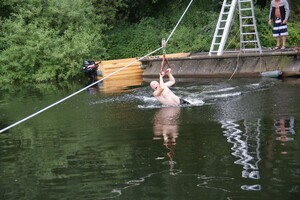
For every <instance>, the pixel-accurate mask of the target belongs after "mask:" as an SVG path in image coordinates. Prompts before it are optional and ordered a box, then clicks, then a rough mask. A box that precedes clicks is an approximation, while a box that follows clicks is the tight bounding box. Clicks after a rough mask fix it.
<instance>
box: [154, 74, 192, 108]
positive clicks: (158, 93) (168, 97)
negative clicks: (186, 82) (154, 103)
mask: <svg viewBox="0 0 300 200" xmlns="http://www.w3.org/2000/svg"><path fill="white" fill-rule="evenodd" d="M166 73H167V74H168V76H169V81H168V82H166V83H164V80H163V77H164V75H165V73H164V72H161V73H160V74H159V83H158V82H157V81H152V82H151V83H150V86H151V88H152V89H153V90H154V92H153V96H154V97H155V98H156V99H157V100H158V101H159V102H160V103H162V104H163V105H168V106H179V105H183V104H190V103H189V102H187V101H185V100H183V99H180V98H179V97H178V96H176V95H175V94H174V93H173V92H172V91H171V90H170V89H169V87H171V86H172V85H174V84H175V78H174V77H173V75H172V73H171V69H168V71H167V72H166Z"/></svg>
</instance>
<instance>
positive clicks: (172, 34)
mask: <svg viewBox="0 0 300 200" xmlns="http://www.w3.org/2000/svg"><path fill="white" fill-rule="evenodd" d="M192 2H193V0H191V1H190V3H189V5H188V6H187V7H186V9H185V11H184V12H183V14H182V15H181V17H180V18H179V20H178V22H177V24H176V25H175V27H174V29H173V31H172V32H171V33H170V35H169V37H168V39H167V41H166V43H168V42H169V40H170V38H171V37H172V35H173V33H174V32H175V30H176V29H177V27H178V25H179V24H180V22H181V20H182V19H183V17H184V15H185V13H186V12H187V11H188V9H189V8H190V6H191V4H192Z"/></svg>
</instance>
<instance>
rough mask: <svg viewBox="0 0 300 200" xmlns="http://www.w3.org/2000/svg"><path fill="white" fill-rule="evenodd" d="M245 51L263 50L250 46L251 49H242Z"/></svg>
mask: <svg viewBox="0 0 300 200" xmlns="http://www.w3.org/2000/svg"><path fill="white" fill-rule="evenodd" d="M241 50H243V51H261V49H260V48H249V49H241Z"/></svg>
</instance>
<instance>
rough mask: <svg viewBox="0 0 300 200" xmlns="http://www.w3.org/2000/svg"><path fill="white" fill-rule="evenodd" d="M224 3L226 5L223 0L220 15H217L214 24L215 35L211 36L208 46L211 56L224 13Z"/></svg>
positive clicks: (225, 1) (225, 0)
mask: <svg viewBox="0 0 300 200" xmlns="http://www.w3.org/2000/svg"><path fill="white" fill-rule="evenodd" d="M226 3H227V0H224V1H223V4H222V8H221V12H220V15H219V19H218V22H217V24H216V29H215V33H214V36H213V40H212V43H211V46H210V50H209V55H211V53H212V52H213V51H214V47H215V43H216V39H217V35H218V32H219V30H220V25H221V20H222V18H223V13H224V10H225V6H226Z"/></svg>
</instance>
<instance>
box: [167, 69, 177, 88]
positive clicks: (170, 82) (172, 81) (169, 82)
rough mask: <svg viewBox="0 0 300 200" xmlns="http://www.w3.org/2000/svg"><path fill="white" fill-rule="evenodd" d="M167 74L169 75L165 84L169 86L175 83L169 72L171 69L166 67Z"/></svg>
mask: <svg viewBox="0 0 300 200" xmlns="http://www.w3.org/2000/svg"><path fill="white" fill-rule="evenodd" d="M167 73H168V76H169V81H168V82H166V83H165V84H166V86H168V87H171V86H172V85H174V84H175V83H176V81H175V78H174V76H173V75H172V73H171V69H168V72H167Z"/></svg>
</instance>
